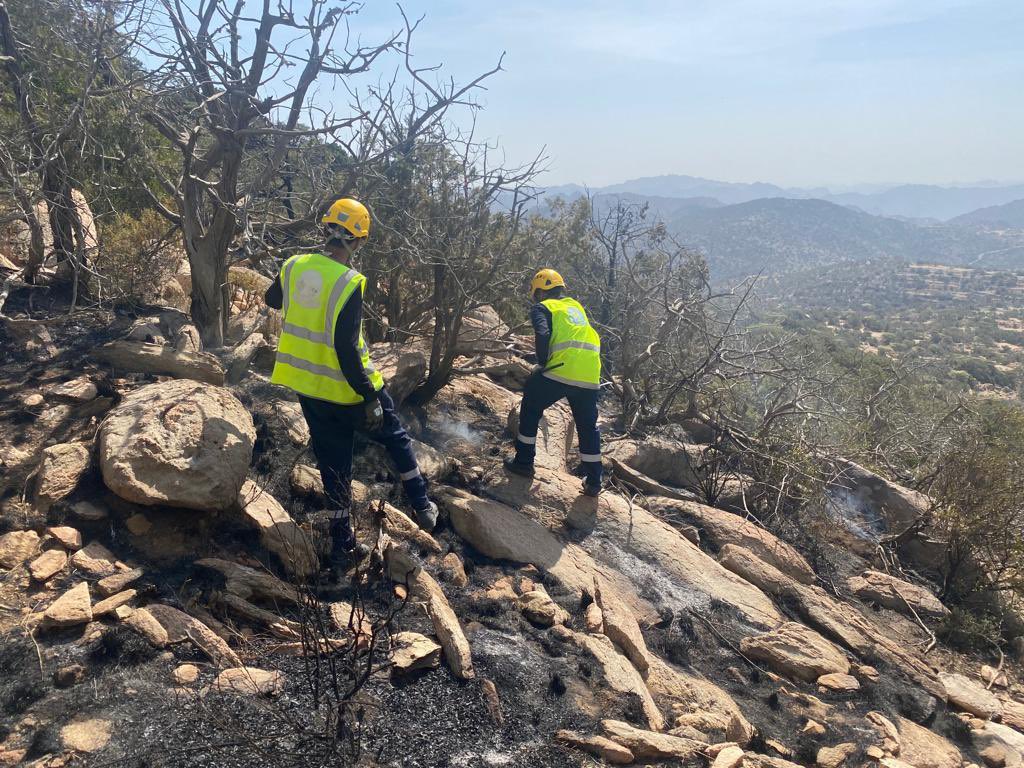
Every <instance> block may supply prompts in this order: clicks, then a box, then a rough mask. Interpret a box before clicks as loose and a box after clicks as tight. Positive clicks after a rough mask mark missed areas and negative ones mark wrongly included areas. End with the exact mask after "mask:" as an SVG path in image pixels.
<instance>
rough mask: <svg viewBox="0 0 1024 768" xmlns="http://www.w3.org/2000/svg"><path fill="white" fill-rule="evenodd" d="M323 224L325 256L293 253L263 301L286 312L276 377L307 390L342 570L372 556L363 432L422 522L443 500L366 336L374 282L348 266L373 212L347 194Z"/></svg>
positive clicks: (335, 555) (303, 394) (304, 397)
mask: <svg viewBox="0 0 1024 768" xmlns="http://www.w3.org/2000/svg"><path fill="white" fill-rule="evenodd" d="M321 223H322V224H323V225H324V230H325V234H326V237H327V242H326V245H325V248H324V253H322V254H321V253H306V254H300V255H298V256H292V257H291V258H290V259H288V260H287V261H286V262H285V263H284V266H283V267H282V268H281V274H280V275H279V277H278V279H277V281H275V282H274V283H273V284H272V285H271V286H270V288H269V289H268V290H267V293H266V297H265V298H266V302H267V305H268V306H271V307H273V308H274V309H282V310H283V317H282V329H281V338H280V341H279V342H278V345H277V360H276V362H275V364H274V372H273V375H272V376H271V379H270V380H271V381H272V382H274V383H275V384H282V385H284V386H286V387H288V388H289V389H292V390H294V391H295V392H296V393H297V394H298V396H299V404H300V405H301V406H302V414H303V416H305V418H306V423H307V424H308V425H309V434H310V437H311V438H312V446H313V453H314V454H315V455H316V461H317V464H318V466H319V467H320V477H321V478H322V479H323V483H324V492H325V493H326V495H327V498H328V500H329V503H330V505H331V506H332V509H331V511H330V517H331V528H330V532H331V539H332V543H331V564H332V566H333V567H335V568H342V567H344V566H345V565H347V564H348V563H349V562H350V561H351V560H352V559H353V558H360V557H362V556H364V555H365V554H366V552H367V549H366V547H365V546H364V545H362V544H358V543H357V542H356V538H355V534H354V532H353V530H352V523H351V521H350V519H349V514H350V509H351V506H352V501H351V500H352V491H351V479H352V447H353V438H354V435H355V432H356V430H358V431H360V432H363V433H365V434H366V436H367V437H369V438H370V439H371V440H374V441H375V442H378V443H380V444H381V445H383V446H384V447H385V449H387V452H388V454H389V455H390V456H391V459H392V461H394V463H395V465H396V467H397V469H398V472H399V473H400V478H401V480H402V484H403V487H404V488H405V493H406V495H407V496H408V497H409V501H410V502H411V503H412V506H413V509H414V510H415V511H416V521H417V522H418V523H419V525H420V527H422V528H424V529H425V530H428V531H429V530H432V529H433V527H434V525H435V523H436V522H437V505H436V504H434V502H432V501H431V500H430V499H429V498H428V497H427V482H426V480H425V479H424V478H423V477H422V476H421V475H420V470H419V467H418V466H417V464H416V457H415V456H414V455H413V452H412V441H411V440H410V438H409V435H408V434H406V431H405V429H403V427H402V424H401V422H399V420H398V415H397V414H396V413H395V404H394V402H393V401H392V400H391V397H390V396H389V395H388V391H387V390H386V389H385V388H384V379H383V377H382V376H381V375H380V373H378V372H377V371H376V370H375V369H374V367H373V365H372V364H371V362H370V354H369V350H368V348H367V346H366V342H365V341H364V340H363V334H362V317H363V290H364V289H365V286H366V278H365V277H364V276H363V275H361V274H360V273H359V272H357V271H356V270H355V269H353V268H352V267H351V266H349V263H350V262H351V260H352V257H353V255H354V254H355V253H356V252H357V251H358V250H359V249H360V248H361V247H362V246H363V244H364V243H365V242H366V238H367V236H368V235H369V234H370V213H369V211H367V210H366V207H365V206H364V205H363V204H362V203H360V202H358V201H356V200H352V199H350V198H344V199H342V200H338V201H336V202H335V203H334V204H333V205H331V207H330V209H329V210H328V211H327V214H326V215H325V216H324V217H323V219H322V220H321Z"/></svg>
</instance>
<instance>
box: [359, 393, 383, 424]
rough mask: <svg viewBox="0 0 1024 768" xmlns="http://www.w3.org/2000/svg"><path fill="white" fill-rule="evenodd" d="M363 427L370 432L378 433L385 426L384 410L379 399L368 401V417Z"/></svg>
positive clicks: (366, 416)
mask: <svg viewBox="0 0 1024 768" xmlns="http://www.w3.org/2000/svg"><path fill="white" fill-rule="evenodd" d="M363 426H364V427H365V428H366V430H367V431H368V432H376V431H377V430H378V429H380V428H381V427H382V426H384V409H383V408H381V405H380V401H379V400H378V399H377V398H373V399H372V400H367V401H366V415H365V418H364V420H363Z"/></svg>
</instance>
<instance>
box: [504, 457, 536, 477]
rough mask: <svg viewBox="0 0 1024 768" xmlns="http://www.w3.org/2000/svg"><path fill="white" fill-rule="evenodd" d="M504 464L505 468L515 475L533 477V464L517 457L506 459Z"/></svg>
mask: <svg viewBox="0 0 1024 768" xmlns="http://www.w3.org/2000/svg"><path fill="white" fill-rule="evenodd" d="M504 465H505V469H506V470H507V471H509V472H511V473H512V474H513V475H519V476H520V477H533V475H534V470H533V464H525V463H523V462H521V461H516V460H515V459H505V462H504Z"/></svg>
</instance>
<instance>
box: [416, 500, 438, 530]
mask: <svg viewBox="0 0 1024 768" xmlns="http://www.w3.org/2000/svg"><path fill="white" fill-rule="evenodd" d="M416 522H417V523H418V524H419V526H420V528H422V529H423V530H424V531H426V532H427V533H430V532H431V531H432V530H434V526H436V525H437V504H435V503H434V502H432V501H428V502H427V506H425V507H424V508H423V509H417V510H416Z"/></svg>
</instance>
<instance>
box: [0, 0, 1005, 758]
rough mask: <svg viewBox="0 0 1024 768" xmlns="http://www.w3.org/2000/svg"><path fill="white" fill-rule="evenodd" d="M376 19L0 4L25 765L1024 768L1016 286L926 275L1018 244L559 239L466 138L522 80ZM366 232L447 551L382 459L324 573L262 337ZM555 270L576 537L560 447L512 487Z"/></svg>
mask: <svg viewBox="0 0 1024 768" xmlns="http://www.w3.org/2000/svg"><path fill="white" fill-rule="evenodd" d="M357 10H358V8H357V7H356V6H346V7H345V8H344V9H341V10H339V9H337V8H334V7H333V6H331V5H329V4H328V3H327V2H326V0H310V2H309V3H307V4H306V6H305V7H304V13H303V14H302V15H297V14H293V13H292V11H291V10H290V6H287V5H286V4H282V5H280V6H277V5H275V4H264V5H263V7H262V10H261V9H260V8H259V7H252V6H251V5H248V4H243V3H229V2H226V0H204V2H201V3H199V4H198V5H195V4H189V3H185V4H178V3H170V2H168V3H159V4H155V5H150V4H148V3H138V4H135V3H133V2H126V3H118V4H115V5H110V4H103V3H101V4H96V5H93V4H87V5H82V4H78V3H74V2H71V1H70V0H7V2H3V3H0V127H2V129H3V130H0V149H2V152H0V224H2V227H3V229H2V231H0V345H2V349H3V350H4V355H3V356H2V358H0V470H2V472H0V764H3V765H27V766H32V768H58V767H59V766H77V765H82V766H95V768H100V767H101V766H112V765H116V766H125V768H171V767H172V766H173V767H174V768H178V767H179V766H180V767H181V768H185V767H186V766H188V767H189V768H191V767H192V766H209V767H210V768H222V767H227V768H236V767H237V768H249V767H250V766H258V767H259V768H279V767H280V768H300V767H301V768H339V767H342V766H344V767H348V766H352V767H355V766H359V767H360V768H362V767H364V766H365V768H384V767H386V768H399V767H400V766H402V767H404V766H431V767H433V766H438V767H439V768H440V767H442V766H445V767H446V766H453V767H465V768H485V767H487V766H524V767H525V766H529V767H530V768H532V767H533V766H552V767H557V768H562V767H566V768H569V767H572V768H584V766H592V765H594V764H595V763H596V764H602V765H603V764H616V765H623V764H640V765H645V764H646V765H650V764H655V765H657V764H660V765H666V766H685V768H708V766H711V768H799V767H800V766H804V767H810V766H814V767H815V768H840V767H841V766H844V765H845V766H849V768H853V767H854V766H862V765H865V766H869V767H870V768H904V766H913V768H965V766H972V765H979V764H980V763H981V762H983V761H987V762H988V763H991V764H992V765H1001V766H1003V768H1005V767H1006V766H1014V765H1018V764H1020V763H1021V761H1024V685H1022V682H1021V679H1022V678H1021V672H1022V666H1021V663H1022V660H1024V609H1022V604H1021V600H1022V599H1024V581H1022V578H1021V574H1024V495H1022V494H1021V493H1020V490H1021V482H1022V478H1024V472H1022V468H1024V416H1022V411H1021V409H1020V407H1019V404H1018V403H1017V402H1016V401H1015V400H1014V399H1013V397H1012V386H1013V384H1014V382H1015V381H1016V378H1015V377H1016V376H1017V375H1018V374H1017V371H1018V370H1019V367H1018V364H1019V360H1018V359H1017V358H1016V357H1013V355H1015V354H1016V352H1017V347H1018V346H1019V345H1018V344H1017V342H1018V341H1019V337H1018V336H1016V335H1013V334H1016V333H1018V332H1019V331H1020V327H1019V325H1020V323H1019V315H1018V314H1017V303H1016V302H1017V299H1018V292H1019V287H1020V282H1019V279H1018V278H1017V277H1016V276H1013V275H1009V274H1003V273H998V272H993V271H987V270H981V269H976V268H972V269H962V268H960V267H957V268H955V269H954V268H949V267H948V266H943V265H938V266H936V265H935V260H936V259H937V258H939V257H942V258H946V259H949V260H950V261H953V260H959V261H957V262H956V263H958V264H960V263H968V262H970V261H971V260H972V259H973V260H974V261H976V260H977V258H978V256H979V255H980V250H981V249H986V248H988V249H992V248H1003V249H1004V251H1006V252H1009V251H1008V250H1007V249H1011V248H1013V247H1014V246H1013V241H1012V239H1011V240H1007V239H1006V238H1005V237H1004V235H1003V234H999V233H987V232H978V231H975V230H973V229H971V228H965V227H953V226H946V225H941V226H940V225H927V224H921V223H920V222H918V223H914V222H901V221H896V220H893V219H886V218H879V217H876V216H872V215H869V214H866V213H863V212H858V211H855V210H851V209H848V208H843V207H840V206H837V205H835V204H833V203H829V202H826V201H820V200H789V199H767V200H755V201H749V202H742V203H739V204H734V205H719V204H718V203H717V202H716V201H715V200H713V199H703V200H698V201H697V202H693V201H692V200H689V201H688V200H686V199H684V200H681V201H675V200H673V199H668V198H665V199H659V200H649V199H648V198H646V197H643V196H640V197H633V196H632V195H633V194H634V193H625V192H623V193H622V194H618V193H616V194H615V195H609V196H605V197H601V196H598V197H597V198H596V199H590V198H587V197H577V198H575V199H571V200H567V199H559V200H553V201H545V202H544V203H543V204H542V205H540V204H538V203H537V198H538V195H539V194H540V191H539V190H538V188H537V182H538V173H539V169H540V167H541V165H542V161H541V159H538V160H537V161H536V162H532V163H527V164H526V165H524V166H521V167H508V166H503V165H502V164H501V163H497V162H496V157H498V156H499V153H498V152H496V151H495V149H494V148H493V146H491V145H489V144H488V143H486V142H484V141H482V140H477V139H475V138H474V137H473V135H472V133H469V134H467V132H466V129H465V127H466V126H467V125H470V124H472V112H473V110H475V109H478V108H479V106H478V105H477V104H475V102H474V99H475V97H476V95H477V94H478V93H479V89H480V88H481V87H483V85H484V84H485V83H486V82H487V79H488V78H489V77H491V76H492V75H494V74H495V73H496V72H497V71H498V70H499V69H500V61H499V62H497V64H496V65H492V66H491V68H490V69H488V68H486V66H485V67H484V68H482V72H481V74H480V75H479V76H478V77H475V78H471V79H469V80H467V81H465V82H459V81H456V80H454V79H451V78H447V77H445V76H444V75H443V74H439V73H438V71H437V69H436V68H435V67H433V66H431V65H430V64H429V63H421V60H419V59H417V58H416V56H415V55H414V53H413V52H414V51H415V50H416V46H417V42H416V41H417V24H416V23H415V22H412V21H410V20H409V19H408V18H406V17H404V16H403V15H401V13H398V14H397V15H396V24H397V25H398V26H397V30H398V31H397V32H396V33H395V34H393V35H388V34H383V35H382V36H381V37H380V38H379V39H378V38H373V37H372V35H373V30H372V29H360V28H359V27H360V17H359V16H358V13H356V11H357ZM342 41H349V42H350V43H351V46H352V47H351V48H350V49H349V50H345V49H344V48H343V46H342ZM356 41H358V42H356ZM395 72H397V74H393V73H395ZM392 77H393V79H390V78H392ZM324 93H334V94H346V98H347V100H346V99H340V100H338V101H335V102H332V104H331V109H330V110H326V109H324V102H322V101H321V100H320V99H321V95H322V94H324ZM343 195H353V196H356V197H358V198H359V199H360V200H362V201H363V202H365V203H366V204H367V206H368V207H369V209H370V210H371V212H372V225H371V234H370V237H369V240H368V242H367V243H366V246H365V247H364V248H362V249H360V250H359V252H358V255H357V258H356V264H354V266H355V267H357V268H358V269H359V270H360V271H361V272H362V273H363V274H364V275H365V277H366V280H367V281H366V291H365V295H364V305H363V306H364V327H363V333H364V335H365V338H366V340H367V344H368V347H369V350H368V352H369V355H370V356H371V359H372V362H373V365H374V367H375V369H376V370H378V371H379V372H380V373H381V375H382V376H383V377H384V379H385V380H386V382H387V386H388V389H389V392H390V393H391V395H392V396H393V398H394V400H395V402H396V404H397V407H398V408H399V409H400V410H401V415H402V420H403V423H404V424H406V425H407V426H408V429H409V432H410V434H411V436H412V437H413V438H414V442H413V450H414V451H415V453H416V456H417V462H418V464H419V466H420V468H421V470H422V472H423V474H424V475H425V476H426V477H427V478H428V479H429V482H430V492H431V494H432V496H433V497H434V498H436V500H437V501H438V504H439V506H440V507H441V512H442V514H441V519H440V523H439V525H438V527H437V528H435V529H434V530H432V531H430V532H428V531H426V530H423V529H421V528H420V527H419V526H418V525H417V524H416V523H415V522H414V521H413V519H412V518H411V517H410V516H409V515H407V514H406V512H405V511H403V508H402V506H403V504H404V500H403V496H402V492H401V477H400V473H398V471H397V470H396V469H395V468H394V467H392V466H390V464H389V462H388V460H387V458H386V457H385V455H384V454H383V453H382V452H381V450H380V449H379V448H378V447H377V446H375V445H372V444H367V443H366V442H365V441H363V440H360V441H359V442H358V444H357V453H358V455H357V458H356V462H355V467H354V475H355V478H354V482H353V509H352V513H353V517H354V519H355V521H356V528H357V535H358V537H359V539H360V541H361V542H362V543H363V544H365V545H366V547H367V550H368V551H369V555H368V556H367V557H365V558H364V559H362V560H361V561H360V562H358V563H352V564H351V567H350V568H348V569H347V570H345V571H344V573H342V574H340V575H339V574H335V573H331V572H330V570H329V569H327V568H324V567H322V565H325V563H323V562H322V561H323V560H324V556H325V555H326V554H327V552H328V551H329V547H330V545H331V543H332V542H331V540H330V539H331V537H330V535H329V531H330V521H331V517H332V510H330V509H329V507H330V506H331V505H332V504H336V503H337V502H336V501H332V500H331V499H329V498H328V497H327V495H326V492H325V489H324V484H323V482H322V478H321V477H320V476H319V473H318V471H317V470H316V468H315V464H316V457H315V456H314V455H313V453H312V451H311V449H310V447H309V442H310V434H309V424H308V423H307V422H306V421H305V419H304V417H303V411H302V408H301V406H300V403H299V402H297V398H296V396H295V394H294V393H293V392H291V391H290V390H288V389H286V388H283V387H280V386H277V385H275V384H272V383H271V381H270V372H271V371H272V368H273V365H274V363H275V359H276V347H277V343H278V340H279V336H280V334H281V329H282V323H283V320H282V317H281V314H280V313H279V312H277V311H275V310H271V309H269V308H268V307H267V306H265V303H264V301H263V296H264V292H265V291H266V290H267V288H268V287H269V286H270V285H271V284H272V283H273V281H274V280H276V279H277V278H278V274H279V270H280V268H281V265H282V263H284V261H285V259H286V258H287V257H289V256H291V255H292V254H296V253H305V252H310V251H315V250H318V249H320V248H321V247H322V245H323V243H322V240H323V232H322V230H321V228H320V226H319V220H320V217H321V215H322V214H323V212H324V211H325V210H326V209H327V207H328V206H329V204H330V203H331V201H332V200H334V199H336V198H338V197H341V196H343ZM1008 243H1009V244H1008ZM925 252H927V253H931V254H932V256H933V257H934V258H932V260H931V261H930V262H929V263H930V264H931V265H932V266H929V267H920V266H915V265H911V264H907V263H905V261H903V260H909V259H913V258H916V254H920V253H925ZM541 266H546V267H554V268H556V269H558V270H559V271H560V272H561V273H562V275H563V276H564V277H565V280H566V282H567V285H568V286H569V289H570V291H571V293H572V295H573V296H574V297H575V298H577V299H578V300H579V301H580V302H581V303H582V304H583V305H585V306H586V308H587V313H588V317H589V318H591V320H592V322H593V324H594V325H595V327H596V328H597V330H598V331H599V333H600V335H601V354H602V376H603V378H602V387H601V395H600V410H601V429H602V432H603V439H604V461H605V465H606V467H605V468H606V470H607V475H608V478H609V482H608V484H607V486H606V487H605V488H604V489H603V491H602V492H601V493H600V494H599V495H598V496H589V495H585V494H583V493H582V484H581V482H580V478H579V477H578V476H577V472H578V463H579V462H578V452H577V451H576V450H575V446H574V440H575V429H574V424H573V420H572V416H571V412H570V411H569V409H567V408H566V407H565V406H564V405H555V406H553V407H552V408H550V409H549V410H548V411H547V413H546V415H545V417H544V421H543V424H542V428H541V430H540V432H539V434H538V439H537V453H538V460H537V467H536V475H535V476H534V477H532V478H526V477H521V476H518V475H512V474H509V473H506V472H505V471H503V469H502V458H503V455H504V454H505V450H506V446H509V444H510V442H511V440H512V436H513V435H514V434H515V433H516V425H517V419H518V409H519V406H520V399H521V393H522V391H523V388H524V385H525V384H526V382H527V380H528V379H529V377H530V376H531V375H535V374H534V371H533V363H534V357H533V354H532V353H533V349H532V346H533V340H532V339H531V338H530V336H529V335H528V333H526V332H527V331H528V330H529V326H528V325H527V324H526V323H525V319H526V315H527V309H528V298H527V296H528V294H527V286H528V285H529V279H530V277H531V276H532V275H533V274H534V273H535V271H536V270H537V268H539V267H541ZM776 267H777V268H776ZM808 269H809V271H802V270H808ZM872 269H875V270H876V272H877V274H876V275H874V276H873V277H871V276H870V271H871V270H872ZM858 270H859V271H858ZM865 270H866V271H865ZM752 271H755V272H760V271H765V272H766V273H768V274H770V275H771V278H772V279H771V281H768V282H766V283H765V286H761V285H758V284H755V282H754V281H752V280H745V279H742V278H744V277H745V276H746V275H748V274H749V273H750V272H752ZM847 271H848V272H847ZM844 272H847V273H848V275H849V278H848V279H842V280H840V277H841V276H842V275H843V273H844ZM895 275H899V279H898V280H897V279H893V276H895ZM730 276H731V277H732V278H734V279H733V280H728V281H727V280H725V278H727V277H730ZM797 278H801V279H802V280H804V282H800V281H797V282H794V283H787V282H786V281H788V280H796V279H797ZM886 281H887V282H886ZM767 286H774V287H775V288H776V291H775V293H774V294H771V293H770V292H766V293H763V294H762V293H760V292H761V291H762V290H763V289H764V287H767ZM854 286H858V288H857V290H859V291H860V293H857V291H855V290H853V287H854ZM871 286H875V287H874V288H872V287H871ZM759 296H761V297H762V298H761V301H762V302H763V301H765V300H766V299H767V303H757V302H758V299H759ZM797 296H798V297H800V299H799V303H798V302H797V301H796V300H795V299H794V297H797ZM858 300H859V301H860V304H859V305H857V304H856V302H857V301H858ZM819 302H820V303H819ZM866 305H867V306H866ZM910 305H913V306H915V307H917V308H918V309H919V312H920V313H921V314H923V313H924V312H925V311H926V308H929V307H932V309H929V310H928V311H933V312H934V313H935V314H934V319H935V322H934V324H931V325H926V326H923V327H914V326H912V325H911V317H910V315H909V311H910V310H909V309H908V307H909V306H910ZM961 308H962V309H961ZM961 311H962V313H963V318H966V319H965V320H961V321H955V320H954V315H951V314H945V313H955V312H961ZM905 312H906V314H904V313H905ZM816 313H819V314H816ZM886 323H890V324H891V325H885V324H886ZM991 323H995V327H996V328H998V329H1000V331H999V332H996V331H993V330H992V327H991ZM876 327H877V328H878V330H875V328H876ZM925 328H927V330H928V333H927V335H925ZM893 329H896V331H894V330H893ZM887 332H888V333H891V334H892V337H891V338H886V337H885V334H886V333H887ZM876 333H877V334H879V336H878V337H876V336H875V334H876ZM986 333H991V334H992V336H991V339H989V338H988V337H987V336H985V335H984V334H986ZM1000 334H1005V335H1000ZM981 340H984V344H985V346H982V345H981ZM925 345H934V347H935V349H934V350H932V348H931V346H929V347H927V348H925ZM1000 345H1006V347H1005V348H1003V347H1002V346H1000ZM990 347H994V348H998V349H999V353H1000V354H1003V355H1005V357H1001V358H998V359H999V362H998V363H996V362H992V361H990V360H989V359H988V357H987V355H989V354H995V352H994V348H993V349H990ZM958 357H960V358H963V362H962V363H957V364H956V367H955V368H954V369H953V373H951V369H950V366H949V365H948V364H947V363H948V361H949V360H951V359H954V358H958ZM977 361H980V363H979V362H977ZM986 365H988V366H990V367H986ZM1004 369H1005V370H1004ZM961 372H962V375H961ZM997 375H1005V376H1006V377H1008V378H1009V379H1012V380H1008V381H1002V380H997ZM996 390H998V391H997V394H999V397H991V396H989V395H990V394H991V393H992V392H993V391H996Z"/></svg>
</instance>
